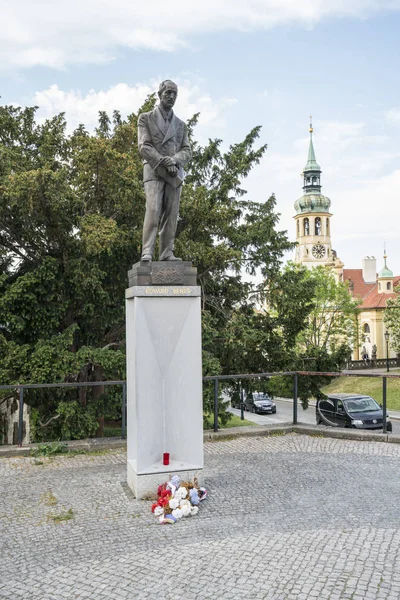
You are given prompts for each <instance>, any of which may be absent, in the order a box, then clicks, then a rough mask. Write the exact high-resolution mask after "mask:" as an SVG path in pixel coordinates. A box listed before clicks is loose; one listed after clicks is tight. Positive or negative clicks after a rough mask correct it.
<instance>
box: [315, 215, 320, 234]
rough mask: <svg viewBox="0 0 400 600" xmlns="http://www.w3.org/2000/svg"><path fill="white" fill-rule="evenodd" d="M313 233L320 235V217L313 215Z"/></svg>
mask: <svg viewBox="0 0 400 600" xmlns="http://www.w3.org/2000/svg"><path fill="white" fill-rule="evenodd" d="M315 235H321V217H315Z"/></svg>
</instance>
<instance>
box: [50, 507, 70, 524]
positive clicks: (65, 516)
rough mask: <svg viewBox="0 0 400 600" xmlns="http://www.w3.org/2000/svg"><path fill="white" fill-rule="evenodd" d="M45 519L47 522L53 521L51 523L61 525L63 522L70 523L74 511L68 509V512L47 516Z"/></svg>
mask: <svg viewBox="0 0 400 600" xmlns="http://www.w3.org/2000/svg"><path fill="white" fill-rule="evenodd" d="M47 518H48V520H49V521H53V523H62V522H63V521H70V520H71V519H73V518H74V511H73V510H72V508H69V509H68V510H66V511H64V512H62V513H60V514H59V515H49V516H48V517H47Z"/></svg>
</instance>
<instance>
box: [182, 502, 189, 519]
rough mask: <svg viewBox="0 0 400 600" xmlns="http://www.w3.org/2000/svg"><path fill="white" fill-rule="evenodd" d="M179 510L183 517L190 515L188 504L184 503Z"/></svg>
mask: <svg viewBox="0 0 400 600" xmlns="http://www.w3.org/2000/svg"><path fill="white" fill-rule="evenodd" d="M181 511H182V515H183V516H184V517H188V516H189V515H190V506H188V505H187V504H185V505H184V506H182V507H181Z"/></svg>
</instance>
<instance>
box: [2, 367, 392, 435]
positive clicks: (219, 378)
mask: <svg viewBox="0 0 400 600" xmlns="http://www.w3.org/2000/svg"><path fill="white" fill-rule="evenodd" d="M277 376H288V377H292V378H293V413H292V422H293V425H296V424H297V422H298V384H299V377H303V376H307V377H335V378H337V377H371V378H376V377H378V378H381V379H382V411H383V433H386V432H387V423H386V410H387V380H388V379H400V375H396V374H387V373H385V374H382V373H357V374H355V373H354V374H353V373H343V372H341V371H334V372H322V371H280V372H272V373H241V374H236V375H209V376H206V377H203V381H213V382H214V406H213V408H214V414H213V429H214V431H215V432H216V431H218V429H219V426H218V413H219V391H220V382H222V381H226V382H228V381H232V380H256V379H269V378H270V377H277ZM111 385H121V386H122V405H121V410H122V422H121V437H122V438H123V439H125V438H126V410H127V394H126V381H125V380H117V381H83V382H73V383H41V384H34V383H26V384H14V385H0V390H6V389H7V390H18V391H19V404H18V408H19V414H18V436H17V439H18V445H19V446H21V445H22V440H23V410H24V390H26V389H45V388H80V387H96V386H111ZM241 404H242V410H241V418H242V419H243V418H244V416H243V402H242V403H241Z"/></svg>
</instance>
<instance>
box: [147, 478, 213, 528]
mask: <svg viewBox="0 0 400 600" xmlns="http://www.w3.org/2000/svg"><path fill="white" fill-rule="evenodd" d="M206 498H207V490H206V489H205V488H203V487H198V485H197V480H196V479H195V480H194V482H193V483H192V482H191V481H181V479H180V477H178V475H174V476H173V477H172V478H171V480H170V481H167V482H165V483H162V484H161V485H159V486H158V490H157V501H156V502H154V503H153V504H152V505H151V512H152V513H153V514H154V516H155V517H158V519H159V522H160V523H161V524H167V523H170V524H173V523H176V521H178V519H181V518H182V517H189V516H194V515H197V513H198V512H199V504H200V502H201V501H202V500H205V499H206Z"/></svg>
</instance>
